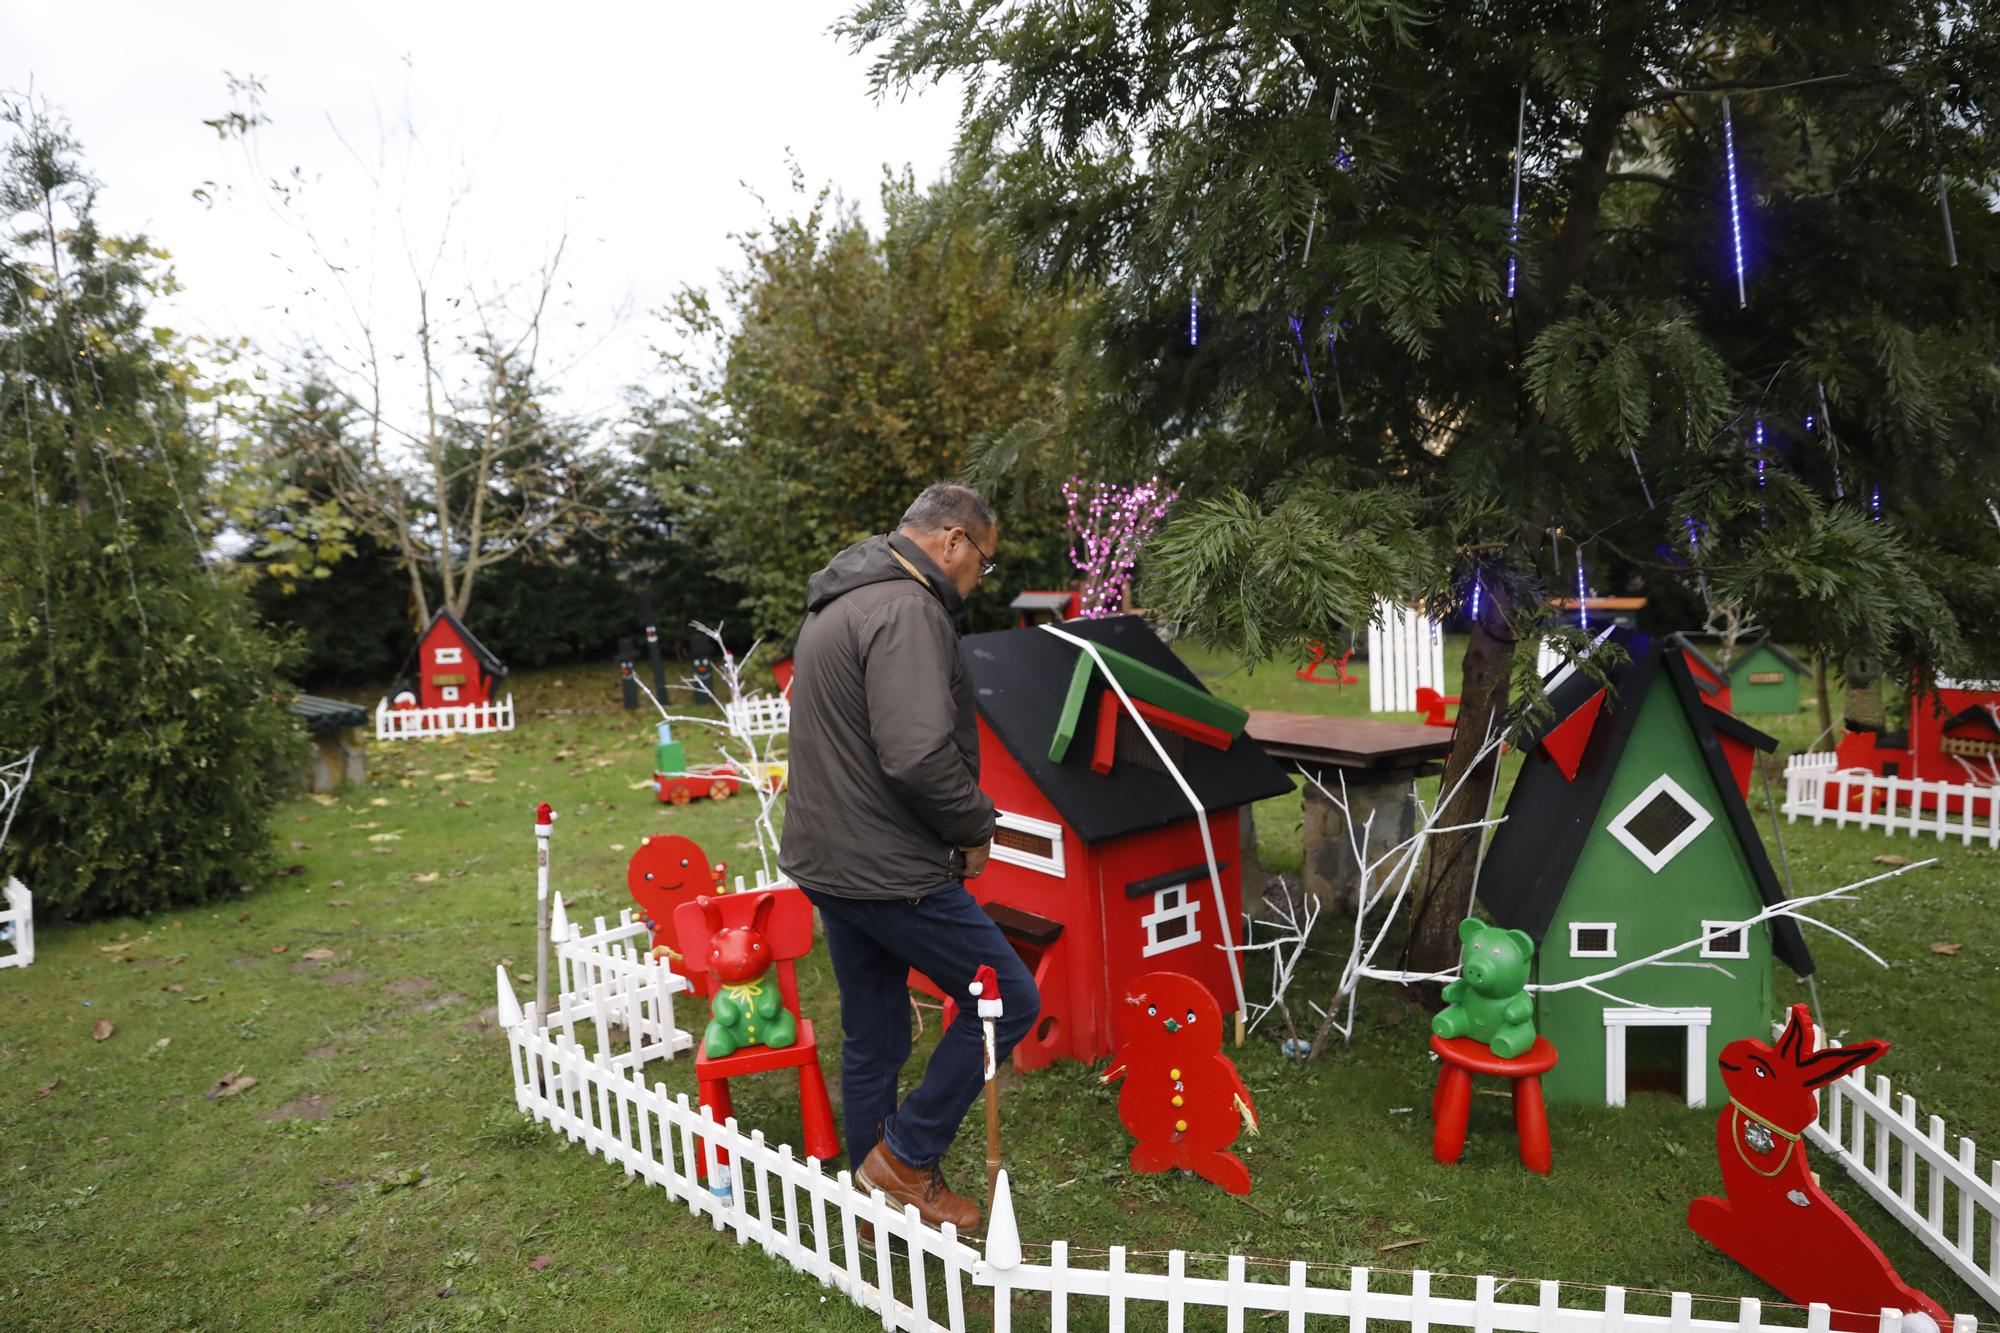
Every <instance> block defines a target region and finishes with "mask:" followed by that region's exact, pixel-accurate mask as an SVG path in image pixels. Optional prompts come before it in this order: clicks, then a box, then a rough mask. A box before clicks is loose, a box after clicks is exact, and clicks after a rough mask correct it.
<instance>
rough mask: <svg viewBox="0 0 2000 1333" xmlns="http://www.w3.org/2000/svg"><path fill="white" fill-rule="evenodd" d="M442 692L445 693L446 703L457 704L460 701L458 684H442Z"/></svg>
mask: <svg viewBox="0 0 2000 1333" xmlns="http://www.w3.org/2000/svg"><path fill="white" fill-rule="evenodd" d="M440 692H441V693H442V694H443V696H444V701H445V702H446V703H448V704H455V703H457V702H458V686H456V685H445V686H441V687H440Z"/></svg>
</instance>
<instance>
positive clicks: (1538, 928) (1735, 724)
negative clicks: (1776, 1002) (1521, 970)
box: [1479, 629, 1813, 976]
mask: <svg viewBox="0 0 2000 1333" xmlns="http://www.w3.org/2000/svg"><path fill="white" fill-rule="evenodd" d="M1611 637H1612V640H1613V641H1614V642H1616V643H1618V644H1620V645H1621V646H1622V647H1623V648H1624V649H1625V651H1626V653H1627V655H1628V657H1629V659H1630V660H1629V661H1627V662H1626V663H1625V664H1624V665H1623V666H1620V667H1618V668H1616V669H1614V670H1613V671H1612V672H1610V673H1609V684H1610V687H1611V689H1610V693H1609V695H1608V696H1607V697H1606V698H1605V701H1604V709H1603V711H1602V713H1600V714H1599V716H1598V720H1597V722H1596V724H1595V726H1594V728H1593V730H1592V732H1591V736H1590V740H1589V742H1588V743H1587V744H1586V745H1585V746H1584V750H1583V758H1582V761H1581V763H1580V764H1579V765H1578V767H1577V772H1576V780H1575V781H1574V782H1571V781H1567V780H1565V779H1564V777H1563V775H1562V770H1561V769H1559V768H1557V767H1556V764H1555V761H1554V760H1552V759H1550V758H1549V756H1548V755H1547V754H1546V753H1544V752H1543V751H1542V750H1541V749H1540V748H1539V746H1540V743H1541V739H1542V737H1543V736H1545V735H1547V734H1548V733H1549V732H1550V731H1551V730H1553V729H1554V728H1555V727H1556V726H1557V725H1560V723H1561V721H1562V719H1565V718H1567V717H1569V716H1570V714H1572V713H1574V712H1575V711H1576V710H1577V709H1578V708H1580V707H1582V706H1583V705H1584V704H1585V703H1588V702H1589V700H1590V698H1591V696H1592V695H1594V694H1596V693H1597V691H1598V690H1599V689H1600V688H1601V687H1600V685H1599V684H1598V682H1597V681H1595V680H1593V679H1591V678H1590V677H1588V676H1587V675H1585V674H1584V673H1583V672H1581V671H1577V672H1572V673H1571V674H1570V675H1568V676H1567V677H1566V678H1564V679H1562V680H1560V681H1559V682H1557V684H1556V685H1555V687H1554V688H1553V689H1551V690H1550V691H1549V702H1550V704H1551V705H1553V706H1554V709H1555V719H1556V720H1555V721H1553V722H1550V723H1548V724H1547V725H1545V726H1543V727H1541V728H1540V729H1538V730H1537V731H1536V732H1535V733H1534V734H1533V735H1531V736H1529V737H1528V738H1526V739H1524V740H1523V741H1522V742H1521V749H1522V751H1523V752H1524V757H1523V760H1522V764H1521V774H1520V777H1519V778H1517V779H1516V780H1515V783H1514V792H1513V795H1512V796H1510V797H1509V798H1508V801H1507V819H1506V821H1505V822H1504V823H1502V824H1501V825H1500V827H1499V828H1498V829H1497V830H1496V831H1495V833H1494V835H1493V842H1492V844H1491V845H1490V846H1489V847H1488V848H1487V852H1486V860H1485V862H1484V864H1483V865H1482V866H1481V867H1480V872H1479V900H1480V901H1481V902H1483V903H1485V904H1486V907H1487V910H1488V911H1490V912H1491V913H1492V914H1493V919H1494V920H1495V921H1498V922H1499V923H1500V924H1501V925H1503V926H1508V927H1513V928H1517V929H1520V930H1525V931H1526V932H1527V933H1528V934H1529V935H1531V936H1533V937H1534V938H1535V940H1536V941H1537V942H1539V941H1540V940H1541V939H1542V937H1543V935H1544V934H1545V933H1546V932H1547V930H1548V927H1549V922H1550V921H1551V920H1553V919H1554V917H1555V914H1556V908H1557V906H1558V905H1559V904H1560V903H1561V902H1562V897H1563V894H1564V893H1565V892H1567V891H1568V888H1569V881H1570V875H1571V873H1572V872H1573V871H1574V870H1575V868H1576V861H1577V858H1578V857H1579V856H1581V855H1582V854H1583V847H1584V843H1585V842H1586V841H1588V839H1589V837H1590V834H1591V832H1592V831H1593V830H1594V829H1595V828H1596V827H1597V826H1598V821H1599V817H1600V814H1601V807H1602V806H1603V804H1604V796H1605V792H1606V791H1607V790H1608V789H1609V787H1610V785H1611V778H1612V775H1613V774H1615V773H1616V772H1617V770H1618V765H1619V763H1620V761H1621V760H1622V759H1623V758H1624V754H1625V746H1626V744H1627V743H1628V742H1629V741H1630V740H1631V739H1632V728H1633V725H1634V723H1635V722H1636V721H1637V719H1638V716H1639V706H1640V704H1641V703H1643V702H1644V700H1645V698H1646V693H1647V691H1648V690H1649V689H1650V688H1651V686H1652V683H1653V677H1654V676H1655V674H1657V673H1659V672H1662V671H1664V672H1665V673H1666V675H1667V679H1668V681H1669V682H1671V684H1672V688H1673V692H1674V696H1675V698H1676V699H1678V700H1679V702H1680V706H1681V712H1682V714H1683V715H1684V716H1685V717H1686V718H1687V722H1688V725H1689V726H1690V727H1692V728H1693V729H1694V737H1695V740H1696V742H1697V743H1698V744H1699V745H1700V747H1701V753H1702V758H1703V759H1704V760H1705V761H1706V763H1707V766H1708V774H1709V777H1710V778H1711V779H1712V780H1713V782H1714V784H1715V789H1716V793H1717V795H1718V797H1719V799H1720V800H1721V801H1722V808H1723V814H1724V819H1725V821H1726V822H1727V824H1728V826H1729V828H1730V830H1731V831H1732V832H1733V833H1734V834H1735V837H1736V841H1737V843H1738V845H1739V846H1741V847H1742V849H1743V856H1744V859H1745V860H1746V861H1748V862H1749V865H1750V875H1751V878H1752V880H1754V881H1755V883H1756V886H1757V893H1758V895H1759V896H1760V897H1761V898H1762V899H1763V900H1764V903H1765V905H1766V906H1774V905H1776V904H1777V903H1780V902H1782V901H1784V897H1785V892H1784V889H1783V888H1782V887H1781V886H1780V885H1779V883H1778V877H1777V875H1776V874H1775V873H1773V871H1772V869H1771V861H1770V858H1769V857H1768V856H1766V855H1765V852H1764V842H1763V839H1762V838H1760V837H1759V836H1758V835H1757V826H1756V824H1755V823H1754V822H1752V820H1751V817H1750V807H1749V806H1748V805H1747V804H1745V802H1744V800H1743V797H1742V795H1741V794H1740V793H1739V792H1738V791H1737V789H1736V778H1735V776H1734V775H1733V774H1732V773H1731V772H1730V771H1729V761H1728V759H1727V757H1726V756H1725V755H1724V754H1723V752H1722V743H1721V737H1722V736H1724V735H1728V736H1732V737H1734V738H1736V739H1738V740H1741V741H1743V742H1744V743H1746V744H1748V745H1750V746H1752V747H1754V748H1755V749H1758V750H1767V751H1768V750H1773V749H1775V748H1777V744H1778V743H1777V741H1776V740H1774V739H1773V738H1771V737H1770V736H1767V735H1765V734H1764V733H1763V732H1761V731H1758V730H1757V729H1756V728H1755V727H1751V726H1748V725H1746V724H1745V723H1743V722H1741V721H1739V720H1737V719H1736V718H1734V717H1731V716H1729V715H1728V714H1727V713H1723V712H1721V711H1719V710H1717V709H1715V708H1712V707H1710V706H1709V705H1707V704H1705V703H1703V702H1702V701H1701V694H1700V691H1699V690H1697V689H1696V687H1695V681H1694V675H1693V673H1692V672H1690V671H1689V670H1688V668H1687V663H1686V662H1685V661H1684V660H1682V657H1681V653H1682V652H1683V651H1684V650H1683V649H1681V648H1679V647H1669V646H1668V645H1667V644H1665V643H1654V642H1653V641H1652V640H1650V639H1649V638H1648V637H1647V636H1646V635H1644V634H1641V633H1638V632H1637V631H1634V630H1626V629H1615V630H1613V631H1612V633H1611ZM1770 925H1771V947H1772V950H1773V952H1775V953H1776V954H1777V956H1778V957H1779V958H1781V959H1783V960H1784V961H1785V963H1786V964H1787V965H1789V966H1790V967H1791V969H1792V970H1793V971H1794V972H1797V973H1798V974H1799V975H1800V976H1806V975H1808V974H1809V973H1811V972H1812V970H1813V961H1812V955H1811V953H1810V952H1808V951H1807V949H1806V942H1805V936H1804V935H1802V934H1801V933H1800V932H1799V926H1798V922H1796V921H1793V920H1792V919H1791V918H1789V917H1773V918H1772V919H1771V922H1770Z"/></svg>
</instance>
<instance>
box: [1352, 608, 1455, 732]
mask: <svg viewBox="0 0 2000 1333" xmlns="http://www.w3.org/2000/svg"><path fill="white" fill-rule="evenodd" d="M1422 687H1428V688H1430V689H1433V690H1436V691H1437V692H1438V693H1440V694H1442V693H1444V629H1443V627H1442V626H1441V625H1439V624H1438V622H1437V621H1435V620H1430V619H1427V618H1426V617H1425V616H1424V614H1423V613H1422V612H1421V611H1419V610H1417V608H1415V607H1413V606H1404V605H1402V604H1401V603H1399V602H1387V601H1382V602H1377V603H1375V617H1374V619H1372V620H1370V621H1369V622H1368V711H1369V712H1371V713H1413V712H1415V711H1416V708H1417V690H1418V689H1419V688H1422Z"/></svg>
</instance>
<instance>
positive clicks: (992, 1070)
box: [966, 963, 1001, 1204]
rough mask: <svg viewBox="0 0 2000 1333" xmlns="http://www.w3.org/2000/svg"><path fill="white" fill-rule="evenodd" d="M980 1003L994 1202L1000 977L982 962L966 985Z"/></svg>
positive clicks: (989, 1179) (988, 1177) (990, 1183)
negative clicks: (994, 1026)
mask: <svg viewBox="0 0 2000 1333" xmlns="http://www.w3.org/2000/svg"><path fill="white" fill-rule="evenodd" d="M966 989H967V990H969V991H971V992H972V996H973V998H974V999H975V1000H977V1001H978V1002H979V1026H980V1028H981V1030H982V1031H983V1032H984V1034H985V1039H986V1198H987V1201H988V1203H989V1204H990V1203H991V1201H992V1199H993V1197H994V1190H995V1189H996V1188H997V1187H998V1186H997V1182H998V1180H999V1178H1000V1088H999V1085H997V1084H996V1083H994V1081H993V1080H994V1077H995V1076H996V1075H997V1074H998V1073H999V1072H1000V1069H999V1053H998V1041H997V1039H996V1038H995V1036H994V1034H993V1025H994V1023H995V1022H997V1021H998V1020H999V1018H1000V1013H1001V1008H1000V978H999V977H998V976H997V975H996V974H995V973H994V971H993V969H992V968H991V967H990V966H988V965H986V964H984V963H982V964H980V967H979V970H978V971H977V972H975V973H973V975H972V984H971V985H970V986H968V987H966Z"/></svg>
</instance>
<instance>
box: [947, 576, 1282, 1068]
mask: <svg viewBox="0 0 2000 1333" xmlns="http://www.w3.org/2000/svg"><path fill="white" fill-rule="evenodd" d="M1062 628H1063V629H1064V630H1065V631H1066V632H1068V633H1070V634H1074V635H1076V636H1077V637H1078V638H1081V639H1087V640H1090V641H1091V642H1093V643H1096V644H1099V645H1101V646H1103V647H1105V648H1108V649H1111V650H1112V651H1113V654H1115V655H1117V656H1118V661H1119V662H1120V664H1121V665H1120V667H1119V669H1120V670H1121V672H1123V673H1128V674H1121V675H1120V680H1121V682H1125V683H1126V688H1127V691H1128V693H1130V694H1131V695H1132V697H1133V698H1134V699H1135V700H1138V701H1139V702H1140V704H1141V706H1142V707H1144V708H1146V709H1147V710H1148V711H1147V717H1148V720H1149V722H1150V723H1151V724H1152V726H1153V729H1154V732H1155V734H1156V735H1158V736H1159V737H1160V739H1161V742H1162V744H1163V746H1164V747H1165V748H1166V749H1167V751H1168V753H1169V754H1170V755H1171V756H1172V757H1173V760H1174V763H1175V764H1176V765H1177V766H1178V767H1179V768H1180V770H1181V772H1182V774H1183V775H1184V776H1185V777H1186V778H1187V780H1188V783H1189V785H1190V786H1191V787H1193V789H1194V792H1195V795H1196V796H1197V797H1198V798H1199V800H1200V802H1201V804H1202V807H1203V809H1204V810H1205V811H1206V812H1207V814H1208V825H1209V836H1210V838H1211V840H1212V842H1213V844H1214V848H1215V854H1216V857H1217V859H1218V862H1219V863H1220V866H1219V868H1220V872H1221V883H1220V885H1219V886H1212V885H1211V884H1210V883H1209V875H1208V865H1207V860H1206V858H1205V856H1204V854H1203V850H1202V841H1201V829H1200V824H1199V823H1198V821H1197V820H1196V819H1195V817H1194V812H1193V810H1192V809H1191V807H1190V806H1189V804H1188V802H1187V799H1186V797H1185V796H1183V795H1182V793H1181V790H1180V788H1179V786H1177V785H1176V784H1175V782H1174V780H1173V779H1172V778H1171V777H1169V776H1168V775H1167V773H1166V772H1165V770H1164V768H1163V767H1162V766H1161V765H1160V763H1159V760H1158V757H1157V756H1156V755H1155V754H1154V753H1153V750H1152V748H1151V746H1149V745H1148V744H1147V743H1146V740H1145V738H1144V736H1143V734H1142V733H1141V732H1140V731H1139V729H1138V727H1137V726H1136V724H1134V723H1133V722H1132V720H1131V718H1130V716H1129V715H1127V714H1126V713H1125V711H1124V709H1123V708H1122V707H1121V706H1120V705H1119V702H1118V698H1117V696H1116V694H1115V693H1113V692H1112V690H1111V689H1110V687H1109V685H1108V684H1107V683H1106V681H1105V680H1104V677H1103V674H1102V673H1101V672H1098V671H1095V670H1094V668H1089V667H1086V668H1085V670H1083V671H1079V670H1078V667H1079V659H1080V658H1082V657H1084V654H1083V653H1082V651H1081V650H1080V649H1079V648H1077V647H1076V646H1075V645H1073V644H1071V643H1067V642H1065V641H1064V640H1063V639H1061V638H1059V637H1057V636H1056V635H1055V634H1052V633H1050V632H1049V631H1047V630H1043V629H1013V630H1003V631H1000V632H998V633H993V634H975V635H969V636H967V637H966V638H964V639H963V640H961V641H960V648H959V652H960V657H961V660H962V661H963V662H964V664H965V669H966V671H967V673H968V674H969V675H970V676H971V679H972V685H973V689H974V692H975V697H976V698H977V700H978V704H979V743H980V748H979V754H980V785H981V787H983V788H984V789H985V791H986V792H987V794H988V795H990V796H992V798H993V801H994V804H995V805H996V806H998V807H999V811H1000V817H999V830H998V832H997V833H996V834H995V836H994V840H993V857H992V860H991V862H990V863H989V864H988V866H987V869H986V872H985V873H984V874H983V875H981V876H980V877H979V878H978V879H976V880H973V881H972V882H971V883H970V885H969V887H970V888H971V890H972V893H973V896H974V897H976V898H977V899H978V900H979V901H980V902H981V903H982V904H983V905H984V906H985V907H986V910H987V912H988V913H989V914H990V915H991V916H992V917H993V918H994V920H995V921H997V922H998V923H999V924H1000V927H1001V929H1002V930H1003V931H1005V932H1006V934H1007V936H1008V938H1009V940H1010V941H1011V942H1012V943H1013V945H1014V947H1015V949H1016V951H1017V952H1019V953H1020V954H1021V956H1022V957H1023V959H1025V960H1026V962H1027V963H1028V966H1029V968H1030V970H1031V971H1033V972H1034V974H1035V978H1036V982H1037V985H1038V986H1039V987H1040V989H1041V994H1042V1018H1041V1021H1040V1022H1039V1023H1037V1024H1036V1027H1035V1030H1034V1031H1033V1032H1032V1033H1030V1034H1029V1036H1028V1037H1027V1039H1026V1040H1024V1041H1023V1042H1022V1043H1021V1044H1020V1046H1018V1047H1017V1048H1016V1049H1015V1053H1014V1059H1015V1062H1016V1065H1017V1066H1018V1067H1019V1068H1021V1069H1035V1068H1039V1067H1040V1066H1042V1065H1046V1064H1049V1063H1051V1062H1053V1061H1056V1060H1060V1059H1072V1060H1081V1061H1084V1062H1086V1063H1088V1062H1090V1061H1094V1060H1097V1059H1100V1058H1102V1057H1104V1056H1108V1055H1110V1054H1111V1053H1112V1052H1113V1051H1114V1050H1116V1049H1117V1048H1118V1047H1119V1046H1121V1045H1122V1044H1123V1043H1124V1041H1125V1035H1126V1015H1125V1012H1124V1006H1123V1005H1122V1004H1121V1003H1119V1002H1118V997H1120V996H1122V995H1124V994H1125V992H1126V986H1127V983H1128V982H1130V981H1131V980H1132V978H1134V977H1136V976H1139V975H1140V974H1142V973H1146V972H1154V971H1160V970H1163V969H1164V970H1169V971H1174V972H1182V973H1185V974H1187V975H1188V976H1191V977H1193V978H1195V979H1196V980H1198V981H1199V982H1201V983H1202V984H1203V985H1204V986H1206V987H1207V988H1208V990H1209V991H1210V993H1211V994H1213V995H1214V996H1215V998H1216V1002H1217V1003H1218V1004H1219V1005H1220V1006H1221V1009H1222V1012H1223V1013H1225V1014H1228V1013H1230V1012H1233V1011H1234V1010H1235V1008H1236V990H1235V987H1234V985H1233V984H1232V983H1231V980H1230V956H1229V955H1228V954H1227V953H1225V952H1224V950H1223V939H1224V932H1223V929H1222V923H1221V921H1220V919H1219V918H1218V917H1217V914H1216V897H1217V889H1218V887H1219V890H1220V896H1221V899H1222V903H1223V909H1224V911H1225V912H1226V913H1227V915H1228V938H1230V939H1232V940H1234V941H1236V942H1237V943H1239V944H1240V943H1242V940H1243V923H1242V910H1243V907H1242V905H1243V892H1242V879H1241V876H1242V859H1243V858H1242V853H1241V851H1240V820H1241V819H1242V818H1246V817H1247V814H1246V812H1245V809H1244V808H1245V807H1246V806H1248V805H1249V804H1250V803H1251V802H1253V801H1260V800H1263V799H1265V798H1267V797H1271V796H1279V795H1284V794H1286V793H1288V792H1290V791H1291V789H1292V784H1291V779H1290V778H1289V777H1287V776H1286V774H1285V772H1284V771H1283V770H1282V769H1280V768H1279V767H1278V765H1277V764H1276V763H1274V762H1273V761H1272V760H1271V759H1270V757H1269V756H1267V755H1266V754H1265V753H1264V752H1263V750H1261V749H1260V748H1258V746H1257V744H1256V742H1255V741H1252V740H1251V739H1250V738H1249V737H1248V736H1246V735H1243V734H1242V720H1247V716H1248V715H1247V714H1244V713H1242V710H1240V709H1237V708H1235V706H1234V705H1232V704H1227V703H1225V702H1223V701H1222V700H1220V699H1217V698H1215V696H1213V695H1211V694H1209V693H1208V691H1207V690H1206V689H1204V688H1203V687H1202V685H1201V683H1200V682H1199V681H1197V680H1196V679H1195V677H1194V675H1193V673H1191V672H1190V671H1189V670H1188V669H1187V667H1186V666H1184V665H1183V664H1182V663H1181V661H1180V659H1179V658H1177V657H1175V656H1174V654H1173V653H1172V652H1170V651H1169V650H1168V649H1167V648H1166V647H1165V645H1163V644H1162V643H1161V642H1160V641H1159V639H1158V638H1157V637H1156V636H1155V635H1154V634H1153V631H1152V630H1151V629H1150V628H1149V627H1148V626H1147V625H1146V624H1145V622H1144V621H1142V620H1140V619H1139V618H1138V617H1136V616H1114V617H1108V618H1105V619H1101V620H1076V621H1071V622H1069V623H1067V624H1065V625H1064V626H1063V627H1062ZM1149 669H1150V670H1149ZM1149 700H1150V701H1149ZM1239 715H1240V719H1241V720H1237V721H1236V724H1235V726H1234V728H1233V729H1232V728H1231V727H1229V726H1228V725H1226V724H1227V723H1228V722H1229V721H1230V720H1231V719H1232V717H1237V716H1239ZM1059 731H1064V732H1066V733H1067V735H1068V737H1069V738H1070V739H1069V740H1067V741H1066V742H1065V743H1064V744H1063V745H1062V746H1056V745H1053V744H1052V742H1053V741H1054V739H1055V737H1056V735H1057V733H1058V732H1059ZM1058 749H1060V751H1061V753H1060V756H1059V757H1056V755H1055V754H1054V751H1056V750H1058ZM1237 957H1238V958H1239V959H1240V957H1241V955H1238V956H1237ZM947 998H948V999H950V1000H952V1001H957V1000H958V999H960V998H962V997H957V996H951V997H947ZM1003 998H1004V997H1003Z"/></svg>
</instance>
